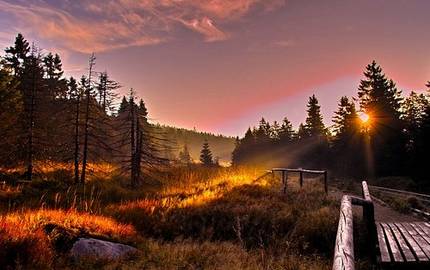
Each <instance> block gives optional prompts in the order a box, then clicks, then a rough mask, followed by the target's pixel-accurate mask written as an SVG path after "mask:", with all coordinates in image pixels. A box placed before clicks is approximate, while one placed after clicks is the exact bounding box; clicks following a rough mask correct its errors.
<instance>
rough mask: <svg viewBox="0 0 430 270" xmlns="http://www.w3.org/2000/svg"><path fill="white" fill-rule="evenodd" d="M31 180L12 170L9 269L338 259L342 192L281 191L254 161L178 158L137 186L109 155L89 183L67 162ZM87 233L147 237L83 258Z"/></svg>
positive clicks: (2, 197)
mask: <svg viewBox="0 0 430 270" xmlns="http://www.w3.org/2000/svg"><path fill="white" fill-rule="evenodd" d="M39 168H40V170H39V174H38V177H37V179H36V180H34V181H33V182H31V183H21V182H13V181H12V180H13V178H14V176H15V175H16V174H19V170H2V171H1V177H2V178H4V179H7V181H6V184H4V185H2V187H1V190H0V209H1V210H0V211H1V212H0V213H1V216H0V246H1V247H2V248H1V249H0V265H2V266H4V267H5V268H6V269H15V268H17V269H96V268H102V269H330V267H331V256H332V250H333V245H334V240H335V235H336V229H337V220H338V215H339V211H338V201H337V199H336V198H333V197H331V196H327V195H325V193H324V190H323V187H322V186H321V184H319V183H307V184H306V185H305V188H303V189H300V188H299V187H298V185H295V184H294V183H292V185H291V186H290V187H289V190H288V193H287V194H286V195H285V194H282V193H281V192H280V185H279V179H277V178H272V177H270V176H266V177H260V176H261V175H262V174H264V170H262V169H260V168H254V167H239V168H204V167H201V166H197V165H196V166H194V165H193V166H188V167H175V168H170V169H169V170H165V171H161V172H158V173H156V174H154V175H153V176H152V177H151V179H148V181H147V184H144V185H142V186H140V187H139V188H134V189H131V188H130V187H129V186H128V182H127V181H126V178H124V176H121V175H117V174H116V173H115V168H114V167H113V166H112V165H109V164H92V165H91V171H92V175H91V177H90V180H89V181H88V183H86V185H85V186H82V185H75V184H72V182H71V179H72V177H71V171H70V170H69V168H68V167H67V165H60V164H46V165H44V164H40V165H39ZM79 237H93V238H98V239H103V240H110V241H114V242H119V243H124V244H128V245H132V246H134V247H137V248H138V250H139V252H138V253H137V254H134V255H133V256H130V257H127V258H123V259H122V260H120V261H106V260H104V261H103V260H99V259H96V258H87V259H85V260H80V261H74V260H72V259H71V258H69V256H68V251H69V249H70V248H71V246H72V245H73V243H74V241H76V240H77V239H78V238H79Z"/></svg>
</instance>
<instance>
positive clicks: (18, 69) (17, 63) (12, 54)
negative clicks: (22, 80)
mask: <svg viewBox="0 0 430 270" xmlns="http://www.w3.org/2000/svg"><path fill="white" fill-rule="evenodd" d="M5 52H6V57H5V60H6V66H7V67H10V68H11V69H12V71H13V74H14V75H15V76H19V75H20V74H21V73H22V69H23V65H24V61H25V60H26V58H27V57H28V55H29V53H30V45H29V44H28V41H27V40H26V39H25V38H24V37H23V35H22V34H21V33H19V34H18V35H17V37H16V38H15V44H14V46H11V47H9V48H7V49H6V50H5Z"/></svg>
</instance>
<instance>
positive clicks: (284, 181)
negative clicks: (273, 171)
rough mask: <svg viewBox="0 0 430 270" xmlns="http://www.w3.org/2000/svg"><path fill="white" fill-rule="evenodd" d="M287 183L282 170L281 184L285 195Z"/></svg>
mask: <svg viewBox="0 0 430 270" xmlns="http://www.w3.org/2000/svg"><path fill="white" fill-rule="evenodd" d="M286 182H287V181H286V179H285V171H284V170H282V184H283V185H284V187H283V188H284V193H287V188H286V186H287V183H286Z"/></svg>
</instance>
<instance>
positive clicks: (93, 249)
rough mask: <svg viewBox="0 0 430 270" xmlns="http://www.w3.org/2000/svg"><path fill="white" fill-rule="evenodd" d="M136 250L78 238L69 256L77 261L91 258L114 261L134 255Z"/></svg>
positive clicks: (102, 241)
mask: <svg viewBox="0 0 430 270" xmlns="http://www.w3.org/2000/svg"><path fill="white" fill-rule="evenodd" d="M137 251H138V250H137V249H136V248H134V247H132V246H128V245H124V244H119V243H114V242H109V241H104V240H99V239H94V238H79V239H78V240H77V241H76V242H75V243H74V244H73V246H72V249H71V250H70V255H71V256H72V257H73V258H75V259H79V258H82V257H91V258H97V259H106V260H116V259H121V258H123V257H124V256H127V255H130V254H133V253H136V252H137Z"/></svg>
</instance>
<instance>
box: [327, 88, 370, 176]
mask: <svg viewBox="0 0 430 270" xmlns="http://www.w3.org/2000/svg"><path fill="white" fill-rule="evenodd" d="M338 106H339V107H338V110H337V111H336V112H335V115H334V117H333V123H334V125H333V131H334V138H333V141H332V153H333V154H332V155H331V156H332V162H331V163H332V164H331V167H332V168H334V169H335V170H336V172H337V173H339V174H341V175H356V176H358V175H362V173H363V171H364V167H363V163H364V162H365V160H364V159H363V156H364V152H363V151H362V150H363V145H362V144H361V138H362V137H361V129H360V125H361V123H359V121H358V119H359V118H358V114H357V111H356V109H355V104H354V102H353V101H350V100H349V99H348V98H347V97H345V96H344V97H341V99H340V101H339V105H338Z"/></svg>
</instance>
